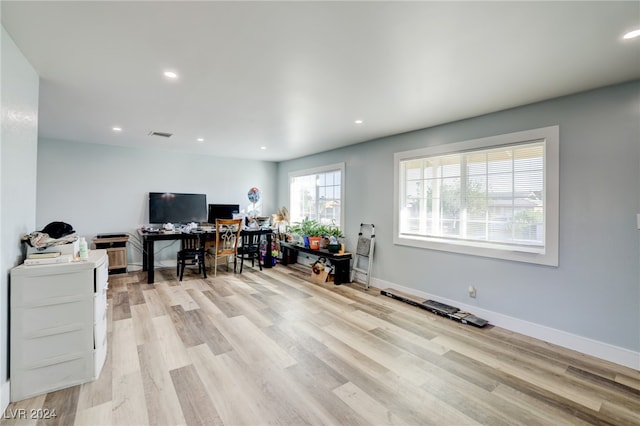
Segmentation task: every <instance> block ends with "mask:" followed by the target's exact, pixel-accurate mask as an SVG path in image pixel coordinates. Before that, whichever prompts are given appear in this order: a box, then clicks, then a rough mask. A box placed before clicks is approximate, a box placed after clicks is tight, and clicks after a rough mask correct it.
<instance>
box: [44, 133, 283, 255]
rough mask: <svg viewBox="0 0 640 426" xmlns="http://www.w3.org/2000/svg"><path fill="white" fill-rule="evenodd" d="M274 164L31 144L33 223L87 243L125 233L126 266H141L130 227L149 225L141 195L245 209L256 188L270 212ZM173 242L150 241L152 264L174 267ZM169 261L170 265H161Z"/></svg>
mask: <svg viewBox="0 0 640 426" xmlns="http://www.w3.org/2000/svg"><path fill="white" fill-rule="evenodd" d="M276 170H277V165H276V164H275V163H272V162H265V161H245V160H237V159H229V158H219V157H211V156H205V155H194V154H185V153H177V152H168V151H160V150H158V151H150V150H146V149H138V148H125V147H115V146H107V145H98V144H87V143H76V142H69V141H59V140H49V139H41V140H40V141H39V144H38V187H37V188H38V191H37V195H38V196H37V206H38V208H37V216H36V225H37V228H38V229H42V227H43V226H45V225H46V224H47V223H49V222H52V221H54V220H61V221H64V222H67V223H69V224H71V225H72V226H73V227H74V229H75V230H76V232H77V233H78V234H79V235H81V236H85V237H87V241H88V242H89V243H90V244H91V239H92V238H94V237H95V235H97V234H101V233H114V232H117V233H120V232H123V233H124V232H126V233H130V234H132V235H131V240H130V243H131V244H129V250H128V252H129V256H128V257H129V262H130V263H132V264H133V265H132V266H136V265H138V266H139V265H141V256H140V250H139V244H138V243H137V242H136V237H137V233H136V230H137V229H139V228H140V227H141V226H143V225H147V224H148V221H149V212H148V193H149V192H165V191H166V192H183V193H199V194H207V202H208V203H234V204H236V203H237V204H240V206H241V208H244V209H246V208H247V207H248V206H249V204H250V203H249V200H248V199H247V192H248V191H249V188H251V187H253V186H257V187H258V188H260V190H261V191H262V204H263V205H262V212H263V213H265V214H271V213H274V212H275V211H276V210H277V207H276V190H275V188H276V185H275V182H276ZM177 248H178V245H177V244H176V243H175V242H174V243H167V244H164V245H163V244H157V249H156V250H157V251H158V260H160V261H162V260H163V259H165V260H167V262H166V263H165V265H167V266H168V265H169V264H171V265H175V252H176V249H177ZM169 260H171V262H169Z"/></svg>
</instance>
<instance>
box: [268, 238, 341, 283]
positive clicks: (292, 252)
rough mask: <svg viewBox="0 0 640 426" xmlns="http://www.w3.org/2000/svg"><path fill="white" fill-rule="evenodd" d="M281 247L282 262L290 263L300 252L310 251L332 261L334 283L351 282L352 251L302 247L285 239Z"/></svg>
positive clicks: (293, 261)
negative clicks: (339, 251)
mask: <svg viewBox="0 0 640 426" xmlns="http://www.w3.org/2000/svg"><path fill="white" fill-rule="evenodd" d="M280 248H281V249H282V264H283V265H287V264H289V263H295V262H296V261H297V259H298V252H299V251H301V252H304V253H310V254H313V255H315V256H318V257H324V258H326V259H328V260H329V262H331V264H332V265H333V267H334V269H335V271H334V273H333V279H334V284H343V283H350V282H351V276H350V273H349V269H350V266H351V253H343V254H338V253H331V252H329V250H327V249H319V250H313V249H310V248H307V247H302V246H299V245H297V244H291V243H287V242H284V241H280Z"/></svg>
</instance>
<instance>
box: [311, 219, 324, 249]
mask: <svg viewBox="0 0 640 426" xmlns="http://www.w3.org/2000/svg"><path fill="white" fill-rule="evenodd" d="M313 222H315V223H314V224H313V226H312V227H310V229H309V234H308V235H309V248H311V249H313V250H318V249H319V248H320V241H322V232H323V229H322V228H323V226H322V225H320V224H319V223H318V222H316V221H313Z"/></svg>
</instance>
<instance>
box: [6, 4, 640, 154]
mask: <svg viewBox="0 0 640 426" xmlns="http://www.w3.org/2000/svg"><path fill="white" fill-rule="evenodd" d="M1 14H2V24H3V26H4V27H5V29H6V30H7V31H8V33H9V34H10V35H11V36H12V38H13V40H14V41H15V43H16V44H17V45H18V47H19V48H20V49H21V51H22V52H23V53H24V55H25V56H26V57H27V59H28V60H29V62H31V64H32V65H33V66H34V67H35V69H36V71H37V72H38V74H39V75H40V77H41V83H40V112H39V132H40V137H44V138H54V139H63V140H72V141H79V142H86V143H100V144H113V145H121V146H139V147H147V148H153V149H168V150H180V151H187V152H193V153H205V154H213V155H220V156H225V157H240V158H247V159H262V160H271V161H280V160H286V159H291V158H297V157H301V156H304V155H308V154H312V153H316V152H320V151H325V150H329V149H333V148H337V147H341V146H345V145H350V144H354V143H358V142H362V141H366V140H371V139H374V138H378V137H381V136H386V135H391V134H396V133H401V132H406V131H411V130H415V129H420V128H424V127H429V126H433V125H436V124H440V123H446V122H450V121H455V120H460V119H464V118H468V117H472V116H477V115H481V114H486V113H489V112H493V111H499V110H502V109H505V108H510V107H514V106H518V105H524V104H528V103H532V102H536V101H540V100H544V99H548V98H553V97H557V96H562V95H567V94H570V93H575V92H579V91H583V90H587V89H592V88H596V87H601V86H606V85H610V84H614V83H619V82H623V81H629V80H634V79H638V78H640V39H635V40H622V38H621V36H622V35H623V34H624V33H625V32H627V31H629V30H632V29H635V28H638V27H640V2H637V1H632V2H609V1H605V2H593V1H588V2H480V1H474V2H363V1H360V2H335V1H333V2H241V1H234V2H213V1H209V2H206V1H199V2H185V1H173V2H169V1H139V2H126V1H120V2H116V1H108V2H96V1H81V2H80V1H74V2H58V1H44V2H33V1H6V0H4V1H2V11H1ZM167 69H171V70H174V71H176V72H177V73H178V74H179V78H178V79H177V80H176V81H168V80H167V79H165V78H164V77H163V71H164V70H167ZM356 119H361V120H363V121H364V123H363V124H361V125H356V124H354V120H356ZM113 126H120V127H122V129H123V130H122V132H120V133H115V132H113V131H112V130H111V128H112V127H113ZM150 131H159V132H169V133H173V134H174V135H173V136H172V137H171V138H169V139H164V138H159V137H155V136H148V133H149V132H150ZM198 137H202V138H204V139H205V141H204V142H197V141H196V138H198ZM263 146H264V147H266V149H264V150H262V149H260V147H263Z"/></svg>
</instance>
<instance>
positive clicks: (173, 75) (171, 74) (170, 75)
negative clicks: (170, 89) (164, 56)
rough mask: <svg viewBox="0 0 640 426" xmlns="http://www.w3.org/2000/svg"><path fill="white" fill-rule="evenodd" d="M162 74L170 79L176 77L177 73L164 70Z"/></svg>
mask: <svg viewBox="0 0 640 426" xmlns="http://www.w3.org/2000/svg"><path fill="white" fill-rule="evenodd" d="M164 76H165V77H167V78H170V79H171V80H175V79H176V78H178V74H176V73H175V72H173V71H165V72H164Z"/></svg>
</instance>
